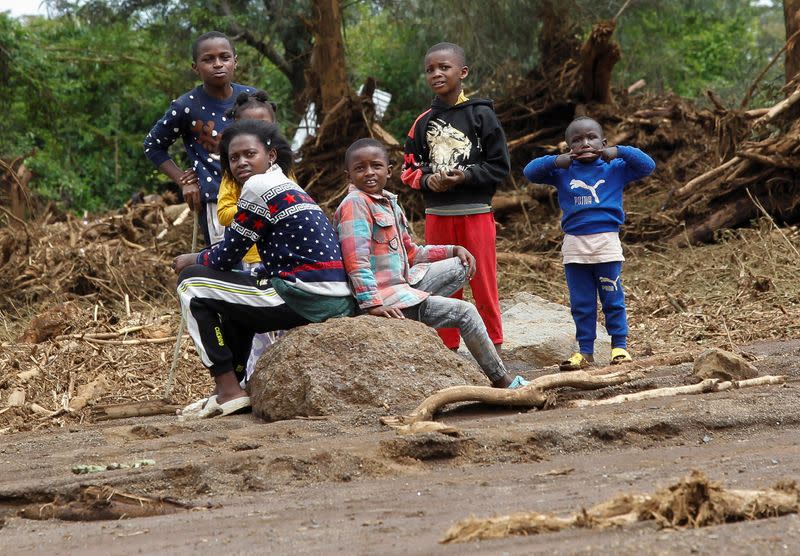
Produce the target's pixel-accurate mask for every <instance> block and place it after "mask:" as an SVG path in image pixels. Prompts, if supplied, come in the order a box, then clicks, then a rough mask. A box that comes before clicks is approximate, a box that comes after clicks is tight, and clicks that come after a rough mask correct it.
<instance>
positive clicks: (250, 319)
mask: <svg viewBox="0 0 800 556" xmlns="http://www.w3.org/2000/svg"><path fill="white" fill-rule="evenodd" d="M220 155H221V161H222V169H223V170H224V171H226V172H228V173H230V175H231V176H233V178H234V179H235V180H236V181H237V183H240V184H242V186H243V187H242V193H241V196H240V197H239V202H238V204H237V211H236V215H235V216H234V218H233V222H232V223H231V225H230V226H229V227H228V228H226V230H225V237H224V238H223V240H222V241H221V242H220V243H218V244H216V245H214V246H212V247H211V248H207V249H205V250H204V251H202V252H200V253H187V254H184V255H179V256H178V257H176V258H175V261H174V262H173V268H174V269H175V271H176V272H178V273H180V276H179V278H178V296H179V298H180V301H181V309H182V311H183V314H184V317H185V318H186V322H187V328H188V331H189V334H190V335H191V337H192V339H193V340H194V343H195V346H196V347H197V352H198V354H199V355H200V358H201V360H202V361H203V364H204V365H205V366H206V367H208V369H209V370H210V372H211V375H212V377H213V378H214V381H215V384H216V390H215V396H212V398H213V400H212V398H209V399H208V400H207V401H206V402H205V403H203V404H202V406H203V407H202V408H200V410H199V412H198V414H197V415H196V416H198V417H208V416H213V415H215V414H220V413H221V414H223V415H224V414H227V413H229V412H230V411H233V410H238V409H242V408H243V407H247V406H248V405H249V398H247V394H246V392H245V391H244V390H242V388H241V387H240V385H239V381H240V380H241V374H242V370H243V369H244V367H245V363H246V361H247V357H248V354H249V353H250V347H251V344H252V340H253V335H254V334H255V333H259V332H268V331H272V330H284V329H290V328H294V327H297V326H301V325H304V324H308V323H311V322H321V321H324V320H326V319H328V318H331V317H338V316H346V315H351V314H352V313H353V311H354V309H355V304H354V301H353V298H352V296H351V295H350V290H349V288H348V285H347V274H346V273H345V271H344V266H343V264H342V255H341V251H340V250H339V240H338V237H337V235H336V232H335V230H334V228H333V227H332V226H331V223H330V222H329V221H328V219H327V217H326V216H325V214H324V213H323V212H322V209H320V207H319V206H318V205H317V204H316V203H315V202H314V200H313V199H312V198H311V197H309V195H308V194H307V193H306V192H305V191H304V190H303V189H302V188H301V187H300V186H299V185H297V184H296V183H294V182H293V181H291V180H290V179H289V178H287V177H286V173H287V172H288V171H289V169H290V167H291V161H292V152H291V148H290V147H289V144H288V143H287V142H286V140H285V139H284V138H283V137H282V136H281V135H280V134H279V133H278V128H277V126H276V125H275V124H268V123H265V122H261V121H257V120H242V121H239V122H236V123H234V124H231V125H230V126H229V127H228V128H227V129H226V130H225V134H224V136H223V138H222V141H221V144H220ZM253 244H255V245H256V246H257V248H258V252H259V255H260V256H261V260H262V262H263V268H259V269H257V270H256V271H254V272H252V273H250V274H247V273H243V272H229V271H230V270H231V269H232V268H234V266H235V265H236V264H237V263H239V262H240V261H241V260H242V257H244V255H245V253H247V251H248V249H250V247H251V246H252V245H253ZM226 404H227V405H226ZM209 407H211V411H208V410H207V409H208V408H209ZM229 410H230V411H229Z"/></svg>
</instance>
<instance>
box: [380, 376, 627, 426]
mask: <svg viewBox="0 0 800 556" xmlns="http://www.w3.org/2000/svg"><path fill="white" fill-rule="evenodd" d="M641 376H642V375H641V373H639V372H638V371H636V370H635V369H623V370H619V371H616V372H613V373H608V374H605V375H591V374H589V373H587V372H586V371H572V372H567V373H559V374H556V375H545V376H541V377H539V378H536V379H534V380H532V381H531V382H530V384H529V385H528V386H525V387H524V388H517V389H516V390H509V389H505V388H489V387H486V386H452V387H450V388H444V389H443V390H440V391H438V392H436V393H435V394H433V395H431V396H428V397H427V398H426V399H425V400H424V401H423V402H422V403H421V404H420V405H419V406H417V408H416V409H415V410H414V411H412V412H411V413H409V414H408V415H401V416H389V417H381V423H383V424H384V425H388V426H391V427H398V426H402V425H410V424H413V423H417V422H420V421H429V420H430V419H431V418H432V417H433V415H434V414H436V412H437V411H439V410H440V409H441V408H443V407H444V406H446V405H449V404H451V403H457V402H469V401H475V402H483V403H488V404H494V405H510V406H517V407H537V408H541V407H545V406H546V405H547V404H548V400H549V398H550V397H549V396H548V394H547V393H546V390H551V389H554V388H565V387H567V388H577V389H580V390H596V389H598V388H605V387H606V386H614V385H617V384H623V383H625V382H628V381H631V380H634V379H637V378H641Z"/></svg>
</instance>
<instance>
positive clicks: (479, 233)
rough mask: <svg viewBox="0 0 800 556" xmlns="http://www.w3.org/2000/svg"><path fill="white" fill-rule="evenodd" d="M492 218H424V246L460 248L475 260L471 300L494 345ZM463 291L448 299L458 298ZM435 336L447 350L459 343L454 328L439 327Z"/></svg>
mask: <svg viewBox="0 0 800 556" xmlns="http://www.w3.org/2000/svg"><path fill="white" fill-rule="evenodd" d="M495 237H496V232H495V227H494V215H493V214H492V213H491V212H486V213H484V214H469V215H465V216H438V215H435V214H428V215H426V217H425V243H427V244H428V245H460V246H462V247H465V248H466V249H467V250H468V251H469V252H470V253H472V255H473V256H474V257H475V261H476V263H477V272H476V273H475V276H474V277H473V278H472V280H470V282H469V287H470V289H471V290H472V297H474V298H475V307H476V308H477V309H478V313H479V314H480V315H481V318H482V319H483V324H485V325H486V331H487V332H488V333H489V338H490V339H491V340H492V343H494V344H495V345H498V344H502V343H503V322H502V320H501V319H500V299H499V295H498V293H497V254H496V252H495V245H494V244H495ZM463 296H464V290H458V291H457V292H456V293H454V294H453V296H452V297H455V298H457V299H462V298H463ZM437 332H438V333H439V337H440V338H441V339H442V341H443V342H444V345H446V346H447V347H448V348H450V349H455V348H457V347H458V346H459V344H460V343H461V335H460V334H459V332H458V329H457V328H441V329H439V330H438V331H437Z"/></svg>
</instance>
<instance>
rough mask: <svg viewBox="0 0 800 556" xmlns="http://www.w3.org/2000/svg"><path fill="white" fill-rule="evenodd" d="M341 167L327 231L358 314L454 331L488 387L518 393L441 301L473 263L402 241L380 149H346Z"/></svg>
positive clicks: (470, 327)
mask: <svg viewBox="0 0 800 556" xmlns="http://www.w3.org/2000/svg"><path fill="white" fill-rule="evenodd" d="M345 167H346V170H345V174H346V175H347V177H348V179H349V180H350V187H349V190H348V194H347V196H346V197H345V198H344V200H343V201H342V203H341V204H340V205H339V207H338V208H337V209H336V214H335V215H334V225H335V226H336V227H337V230H338V232H339V241H340V243H341V246H342V257H343V259H344V266H345V270H346V271H347V274H348V277H349V279H350V284H351V286H352V288H353V292H354V295H355V298H356V302H357V303H358V306H359V307H360V308H361V310H362V311H364V312H366V313H369V314H371V315H375V316H382V317H389V318H399V319H402V318H410V319H413V320H417V321H420V322H423V323H425V324H427V325H429V326H432V327H434V328H443V327H454V328H458V329H460V331H461V334H462V336H463V337H464V341H465V343H466V345H467V348H468V349H469V351H470V353H472V355H473V357H475V359H476V360H477V362H478V364H479V365H480V367H481V369H482V370H483V372H484V373H485V374H486V376H487V377H489V380H491V381H492V386H494V387H496V388H519V387H521V386H525V385H526V384H527V381H526V380H525V379H524V378H522V377H521V376H517V377H515V378H512V377H511V376H510V375H509V374H508V372H507V371H506V368H505V366H504V365H503V361H502V360H501V359H500V357H499V356H498V355H497V351H496V350H495V347H494V345H493V344H492V341H491V340H490V339H489V335H488V334H487V332H486V326H485V325H484V324H483V321H482V320H481V317H480V315H479V314H478V311H477V310H476V309H475V307H474V306H473V305H472V304H470V303H467V302H466V301H463V300H460V299H453V298H450V297H447V296H449V295H451V294H452V293H453V292H455V291H457V290H458V289H460V288H462V287H463V286H464V283H465V282H466V281H467V280H468V279H470V278H472V276H473V275H474V274H475V270H476V268H475V258H474V257H473V256H472V255H471V254H470V252H469V251H467V250H466V249H464V248H463V247H460V246H454V245H427V246H421V245H417V244H415V243H414V241H413V239H412V238H411V236H410V235H409V233H408V222H407V220H406V217H405V214H403V211H402V209H401V208H400V206H399V205H398V204H397V196H396V195H394V194H392V193H389V192H388V191H385V190H384V189H383V188H384V186H385V185H386V180H387V179H388V178H389V175H390V174H391V172H392V165H391V164H390V163H389V153H388V152H387V151H386V148H385V147H384V146H383V145H382V144H381V143H379V142H378V141H376V140H374V139H359V140H358V141H356V142H355V143H353V144H352V145H350V147H349V148H348V149H347V153H346V154H345Z"/></svg>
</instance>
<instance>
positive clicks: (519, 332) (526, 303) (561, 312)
mask: <svg viewBox="0 0 800 556" xmlns="http://www.w3.org/2000/svg"><path fill="white" fill-rule="evenodd" d="M504 306H505V309H504V310H503V313H502V317H503V337H504V340H503V359H515V360H519V361H522V362H524V363H527V364H529V365H534V366H537V367H544V366H548V365H553V364H557V363H559V362H561V361H563V360H564V359H566V358H568V357H569V356H570V355H572V354H573V353H575V352H576V351H577V350H578V344H577V342H576V341H575V323H574V322H573V321H572V315H571V314H570V311H569V307H564V306H563V305H559V304H558V303H552V302H550V301H547V300H546V299H543V298H541V297H539V296H537V295H533V294H530V293H527V292H520V293H517V294H516V295H515V296H514V297H513V298H511V299H510V300H509V301H507V302H505V303H504ZM599 312H600V309H599V308H598V314H599ZM462 349H463V347H462ZM594 358H595V361H596V362H597V363H598V364H607V363H609V361H610V359H611V337H610V336H609V335H608V333H606V330H605V328H604V327H603V326H602V325H601V324H599V323H598V324H597V340H596V341H595V344H594Z"/></svg>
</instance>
